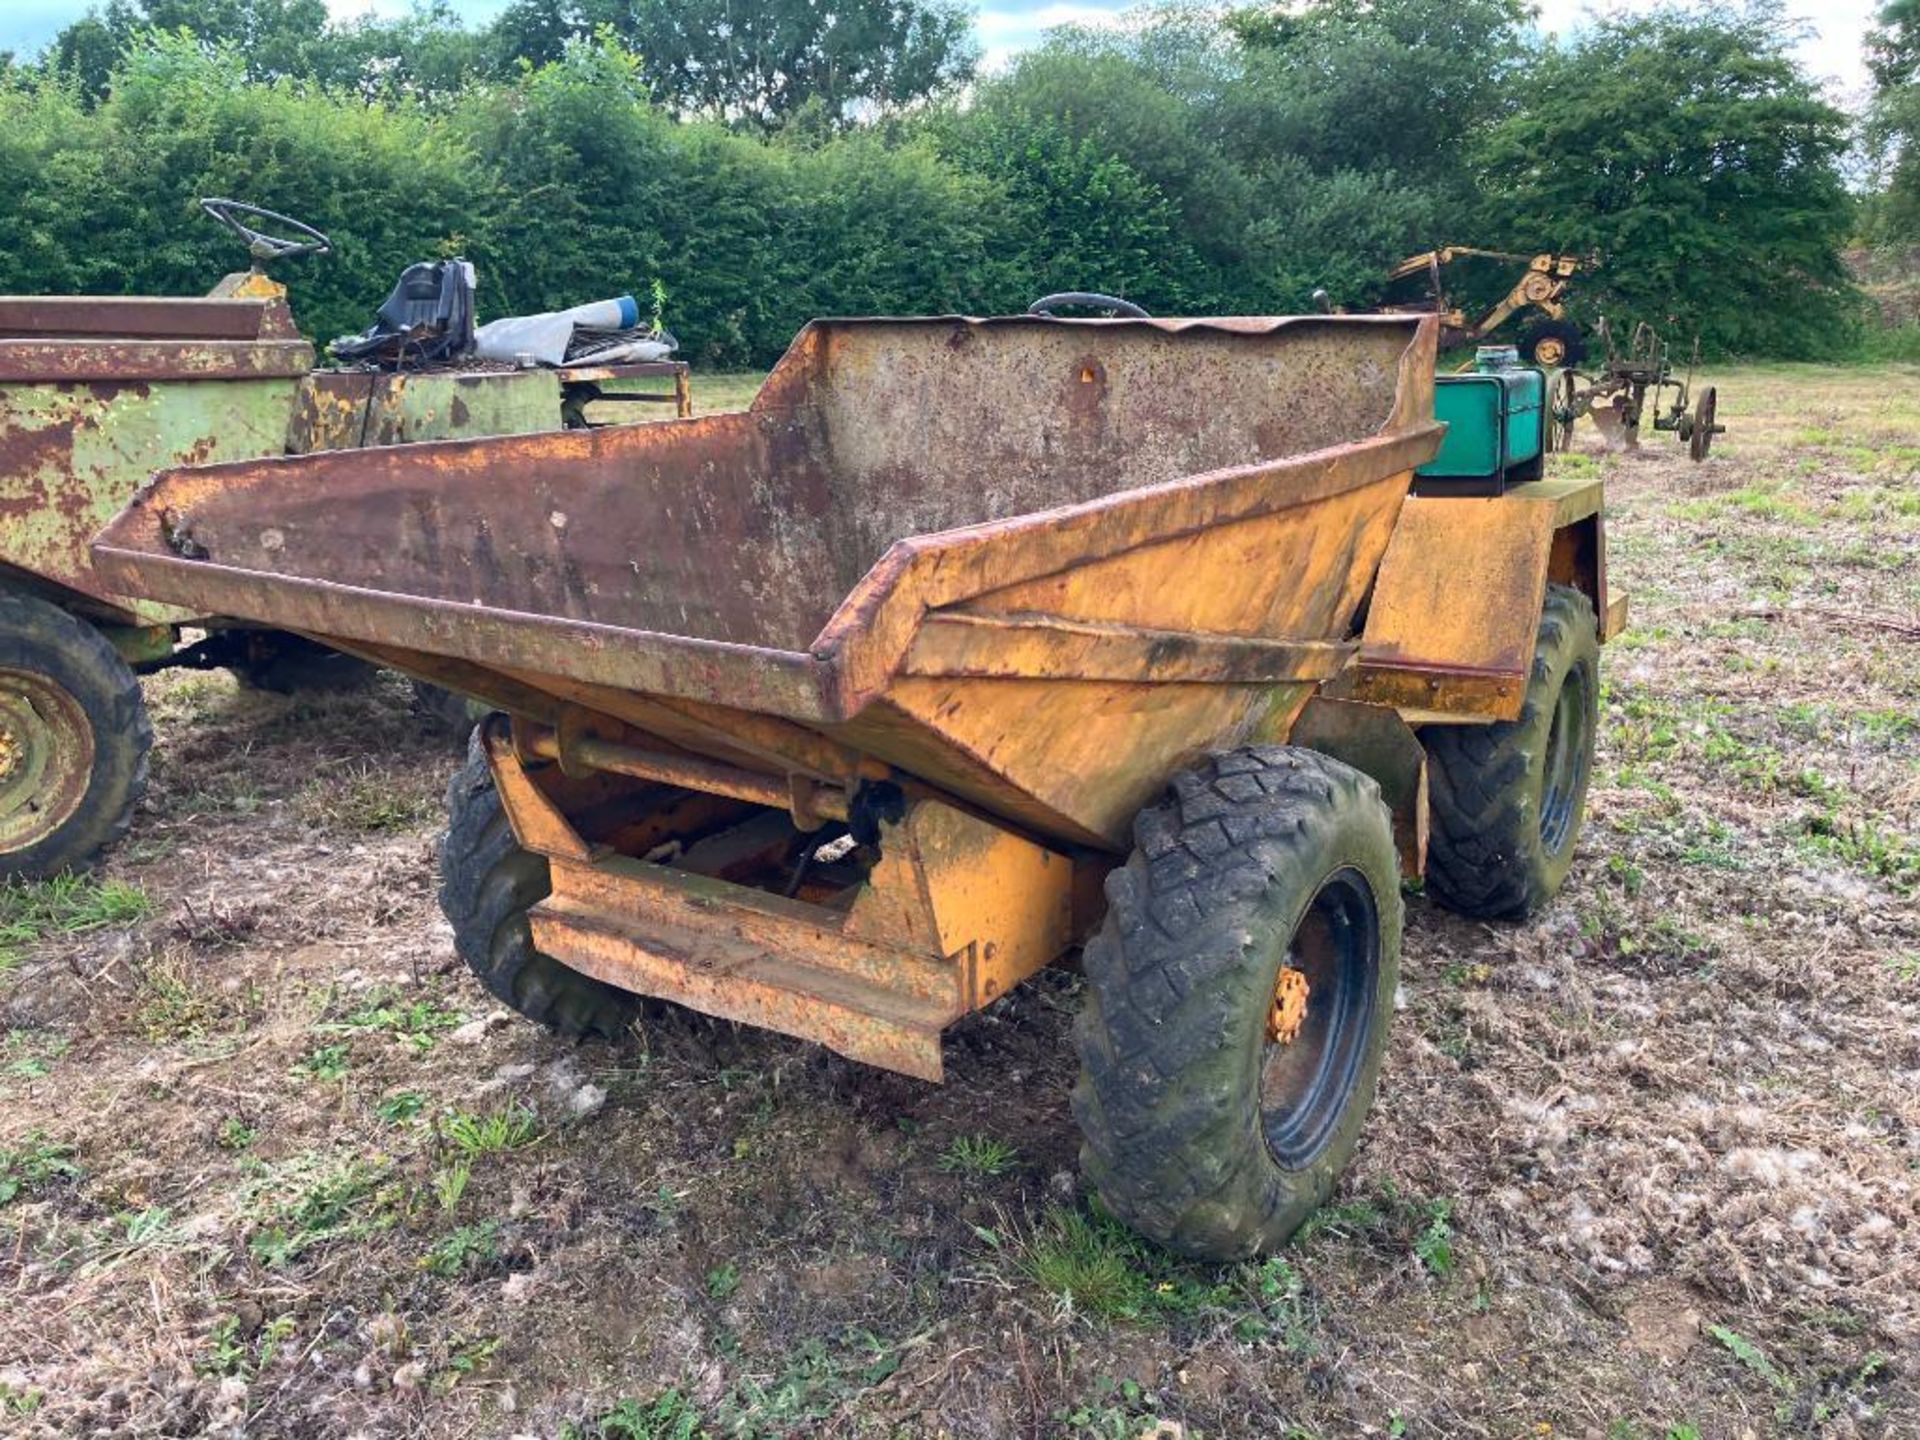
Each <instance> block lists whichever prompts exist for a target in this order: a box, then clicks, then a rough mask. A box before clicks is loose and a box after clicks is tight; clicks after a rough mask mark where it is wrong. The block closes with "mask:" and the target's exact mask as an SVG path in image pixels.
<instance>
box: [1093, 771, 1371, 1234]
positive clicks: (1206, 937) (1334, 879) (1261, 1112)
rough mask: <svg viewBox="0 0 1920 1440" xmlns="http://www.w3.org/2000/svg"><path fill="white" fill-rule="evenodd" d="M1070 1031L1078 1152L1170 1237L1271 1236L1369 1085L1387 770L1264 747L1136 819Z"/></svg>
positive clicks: (1339, 1154)
mask: <svg viewBox="0 0 1920 1440" xmlns="http://www.w3.org/2000/svg"><path fill="white" fill-rule="evenodd" d="M1134 840H1135V848H1134V851H1133V854H1132V856H1131V857H1130V858H1129V859H1128V861H1127V863H1126V865H1125V866H1123V867H1122V868H1121V869H1118V870H1116V871H1114V872H1113V874H1112V875H1110V876H1109V877H1108V879H1107V899H1108V910H1107V916H1106V920H1105V922H1104V923H1103V924H1102V926H1101V929H1100V933H1099V934H1098V935H1097V936H1096V937H1095V938H1094V940H1093V941H1092V942H1091V943H1090V944H1089V945H1088V946H1087V950H1086V973H1087V989H1088V999H1087V1004H1086V1008H1085V1010H1083V1011H1082V1013H1081V1015H1080V1018H1079V1021H1078V1023H1077V1024H1076V1026H1075V1029H1074V1040H1075V1043H1076V1045H1077V1047H1078V1049H1079V1052H1080V1062H1081V1075H1080V1083H1079V1084H1078V1086H1077V1087H1076V1088H1075V1090H1074V1097H1073V1109H1074V1115H1075V1117H1076V1118H1077V1119H1078V1120H1079V1122H1080V1129H1081V1132H1082V1134H1083V1136H1084V1138H1085V1144H1084V1145H1083V1147H1082V1149H1081V1152H1080V1159H1081V1165H1082V1168H1083V1169H1084V1170H1085V1172H1086V1175H1087V1178H1088V1179H1089V1180H1090V1181H1091V1182H1092V1184H1093V1186H1094V1187H1095V1189H1096V1190H1097V1191H1098V1192H1099V1195H1100V1198H1101V1200H1102V1202H1103V1203H1104V1204H1105V1205H1106V1207H1107V1208H1108V1209H1109V1210H1111V1211H1112V1212H1113V1213H1114V1214H1116V1215H1117V1216H1119V1217H1120V1218H1121V1219H1122V1220H1125V1221H1126V1222H1127V1223H1128V1224H1129V1225H1131V1226H1133V1227H1134V1228H1135V1229H1136V1230H1139V1231H1140V1232H1141V1233H1143V1234H1145V1235H1146V1236H1148V1237H1149V1238H1151V1239H1153V1240H1155V1241H1158V1242H1159V1243H1160V1244H1162V1245H1165V1246H1167V1247H1169V1248H1170V1249H1174V1250H1178V1251H1182V1252H1184V1253H1186V1254H1189V1255H1197V1256H1202V1257H1205V1258H1208V1259H1215V1260H1226V1259H1234V1258H1238V1257H1241V1256H1245V1255H1250V1254H1253V1253H1254V1252H1256V1251H1259V1250H1265V1249H1271V1248H1272V1247H1274V1246H1277V1245H1279V1244H1281V1243H1282V1242H1283V1241H1285V1240H1286V1239H1287V1237H1288V1236H1290V1235H1292V1234H1293V1232H1294V1231H1295V1230H1296V1229H1298V1228H1299V1226H1300V1224H1301V1222H1302V1221H1304V1220H1305V1219H1306V1218H1307V1216H1308V1215H1310V1214H1311V1213H1312V1212H1313V1211H1314V1209H1315V1208H1316V1207H1318V1206H1319V1205H1320V1204H1322V1203H1323V1202H1324V1201H1325V1200H1326V1199H1327V1197H1328V1196H1329V1195H1330V1194H1331V1193H1332V1191H1333V1187H1334V1183H1335V1181H1336V1180H1337V1179H1338V1177H1339V1174H1340V1172H1341V1170H1342V1169H1344V1168H1345V1166H1346V1163H1347V1161H1348V1160H1349V1158H1351V1156H1352V1154H1353V1150H1354V1147H1355V1145H1356V1144H1357V1143H1358V1141H1359V1136H1360V1129H1361V1126H1362V1124H1363V1123H1364V1122H1365V1119H1366V1114H1367V1110H1368V1108H1369V1107H1370V1106H1371V1104H1372V1103H1373V1094H1374V1088H1375V1085H1376V1083H1377V1081H1378V1078H1379V1072H1380V1064H1381V1059H1382V1056H1383V1054H1384V1051H1385V1047H1386V1037H1387V1025H1388V1021H1389V1019H1390V1018H1391V1016H1392V1012H1393V996H1394V989H1395V986H1396V984H1397V983H1398V976H1399V962H1400V929H1401V901H1400V880H1399V864H1398V860H1397V857H1396V854H1395V850H1394V844H1393V829H1392V824H1391V821H1390V819H1389V817H1388V814H1387V809H1386V806H1385V805H1384V804H1382V803H1381V800H1380V792H1379V787H1378V786H1377V785H1375V784H1374V782H1373V781H1372V780H1371V779H1369V778H1368V777H1367V776H1365V775H1363V774H1361V773H1360V772H1359V771H1357V770H1354V769H1352V768H1351V767H1349V766H1347V765H1344V764H1341V763H1340V762H1339V761H1337V760H1333V759H1330V758H1328V757H1327V756H1324V755H1319V754H1316V753H1314V752H1312V751H1309V750H1301V749H1295V748H1292V747H1289V746H1261V747H1257V748H1253V749H1247V750H1237V751H1233V752H1231V753H1229V754H1225V755H1217V756H1214V757H1211V758H1210V759H1208V760H1206V761H1205V762H1203V763H1202V764H1201V765H1199V766H1197V767H1196V768H1195V769H1193V770H1190V771H1187V772H1186V773H1184V774H1182V775H1180V776H1178V777H1176V779H1175V780H1174V782H1173V786H1172V790H1171V792H1170V793H1169V794H1168V795H1167V797H1166V798H1165V799H1164V800H1162V801H1161V802H1160V803H1158V804H1156V805H1153V806H1150V807H1149V808H1148V809H1146V810H1143V811H1142V812H1141V813H1140V816H1139V818H1138V819H1137V820H1136V821H1135V822H1134Z"/></svg>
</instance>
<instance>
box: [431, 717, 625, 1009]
mask: <svg viewBox="0 0 1920 1440" xmlns="http://www.w3.org/2000/svg"><path fill="white" fill-rule="evenodd" d="M552 888H553V884H552V880H551V879H550V877H549V874H548V870H547V859H546V857H545V856H544V855H535V854H534V853H533V852H531V851H529V850H523V849H521V848H520V843H519V841H517V840H516V839H515V838H514V835H513V827H512V826H511V825H510V824H509V823H508V822H507V812H506V808H505V806H503V805H502V804H501V803H500V792H499V791H498V790H497V789H496V788H495V787H494V783H493V772H492V771H491V770H489V769H488V768H487V752H486V747H485V746H484V745H483V744H482V743H481V740H480V732H479V731H478V730H475V731H474V733H473V735H472V736H471V737H470V739H469V742H468V745H467V763H466V764H465V765H463V766H461V768H460V770H459V773H457V774H456V775H455V776H454V777H453V783H452V784H450V785H449V786H448V787H447V830H446V834H445V835H444V836H442V837H441V840H440V909H441V910H442V911H443V912H444V913H445V915H446V917H447V920H448V922H449V923H451V924H452V926H453V945H454V949H455V950H457V951H458V952H459V954H460V958H461V959H462V960H464V961H466V963H467V967H468V968H469V969H471V970H472V971H473V973H474V974H475V975H477V976H479V977H480V983H481V984H482V985H485V986H486V987H487V989H488V990H490V991H492V992H493V994H494V995H495V996H496V997H497V998H499V999H500V1000H502V1001H504V1002H506V1003H507V1004H508V1005H510V1006H512V1007H513V1008H514V1009H515V1010H518V1011H519V1012H520V1013H521V1014H522V1015H524V1016H526V1017H527V1018H528V1019H529V1020H534V1021H538V1022H539V1023H540V1024H542V1025H545V1026H546V1027H547V1028H548V1029H550V1030H555V1031H558V1032H559V1033H560V1034H562V1035H571V1036H587V1035H598V1036H602V1037H604V1038H606V1039H609V1040H612V1039H617V1038H619V1036H620V1035H622V1034H623V1033H625V1031H626V1030H627V1028H628V1027H629V1026H630V1025H631V1024H632V1023H633V1021H634V1020H635V1019H637V1018H638V1017H639V1016H640V1015H641V1013H642V1011H643V1009H644V1007H645V1005H646V1002H645V1001H644V1000H643V999H642V998H641V997H640V996H638V995H634V994H631V993H629V992H628V991H625V990H620V989H616V988H615V987H614V986H612V985H607V984H603V983H602V982H600V981H598V980H595V979H593V978H592V977H591V976H587V975H582V974H581V973H580V972H579V971H577V970H573V969H570V968H569V967H567V966H565V965H562V964H561V963H560V962H559V961H558V960H556V959H554V958H553V957H552V956H551V955H547V954H543V953H542V952H541V951H539V950H536V949H534V947H533V934H532V930H531V928H530V927H529V925H528V923H527V912H528V911H529V910H531V909H532V908H533V907H534V906H535V905H537V904H538V903H539V902H540V901H542V900H544V899H545V898H546V897H547V895H548V893H549V892H550V891H551V890H552Z"/></svg>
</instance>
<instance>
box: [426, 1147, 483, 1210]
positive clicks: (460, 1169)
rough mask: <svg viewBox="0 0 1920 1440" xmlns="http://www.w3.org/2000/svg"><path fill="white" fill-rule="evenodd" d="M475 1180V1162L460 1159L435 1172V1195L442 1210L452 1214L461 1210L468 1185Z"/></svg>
mask: <svg viewBox="0 0 1920 1440" xmlns="http://www.w3.org/2000/svg"><path fill="white" fill-rule="evenodd" d="M472 1179H473V1162H472V1161H471V1160H468V1159H464V1158H462V1159H459V1160H455V1161H453V1162H452V1163H451V1164H449V1165H443V1166H441V1167H440V1168H439V1169H438V1170H436V1171H434V1172H433V1195H434V1198H435V1199H436V1200H438V1201H439V1202H440V1208H441V1209H442V1210H444V1211H446V1212H447V1213H448V1214H452V1213H453V1212H454V1211H455V1210H458V1209H459V1208H460V1201H461V1200H462V1198H464V1197H465V1195H466V1193H467V1185H468V1184H469V1183H470V1182H471V1181H472Z"/></svg>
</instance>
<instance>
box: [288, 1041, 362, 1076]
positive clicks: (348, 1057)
mask: <svg viewBox="0 0 1920 1440" xmlns="http://www.w3.org/2000/svg"><path fill="white" fill-rule="evenodd" d="M293 1068H294V1073H296V1074H298V1075H304V1076H306V1077H307V1079H309V1080H322V1081H326V1080H341V1079H344V1078H345V1077H346V1074H347V1072H348V1071H349V1070H351V1069H352V1068H353V1054H352V1048H351V1047H350V1046H347V1045H344V1044H342V1045H322V1046H321V1047H320V1048H319V1049H318V1050H315V1051H314V1052H313V1053H312V1054H311V1055H309V1056H307V1058H306V1059H304V1060H302V1061H301V1062H300V1063H299V1064H297V1065H295V1066H294V1067H293Z"/></svg>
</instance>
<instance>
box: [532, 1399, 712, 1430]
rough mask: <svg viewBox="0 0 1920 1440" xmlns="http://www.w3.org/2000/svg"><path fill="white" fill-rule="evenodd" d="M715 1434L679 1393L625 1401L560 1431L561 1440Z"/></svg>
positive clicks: (689, 1402) (690, 1403)
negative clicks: (650, 1398)
mask: <svg viewBox="0 0 1920 1440" xmlns="http://www.w3.org/2000/svg"><path fill="white" fill-rule="evenodd" d="M712 1433H713V1432H711V1431H710V1430H708V1429H707V1427H706V1426H705V1425H704V1424H703V1423H702V1422H701V1419H700V1412H699V1411H698V1410H696V1409H695V1408H694V1406H693V1402H692V1401H691V1400H688V1399H687V1398H686V1396H684V1395H682V1394H681V1393H680V1392H679V1391H678V1390H668V1391H666V1392H665V1393H664V1394H661V1395H659V1396H657V1397H655V1398H654V1399H652V1400H649V1401H644V1402H643V1401H639V1400H622V1401H621V1402H620V1403H619V1404H618V1405H616V1406H614V1407H613V1408H612V1409H611V1410H609V1411H607V1412H606V1413H605V1414H603V1415H601V1416H599V1417H598V1418H596V1419H593V1420H588V1421H586V1422H585V1423H584V1424H580V1425H568V1426H567V1427H566V1428H565V1429H563V1430H562V1431H561V1432H560V1434H561V1440H711V1436H712Z"/></svg>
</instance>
